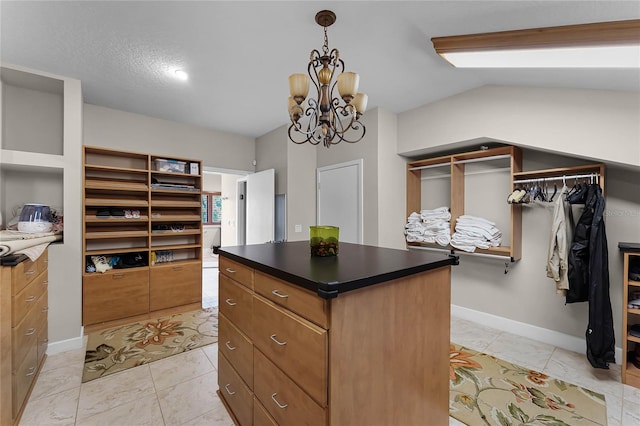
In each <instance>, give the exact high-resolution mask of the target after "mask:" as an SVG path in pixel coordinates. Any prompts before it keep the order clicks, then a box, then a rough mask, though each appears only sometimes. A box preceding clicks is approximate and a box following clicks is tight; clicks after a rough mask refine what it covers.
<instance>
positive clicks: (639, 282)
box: [629, 280, 640, 287]
mask: <svg viewBox="0 0 640 426" xmlns="http://www.w3.org/2000/svg"><path fill="white" fill-rule="evenodd" d="M629 285H632V286H635V287H640V281H631V280H629Z"/></svg>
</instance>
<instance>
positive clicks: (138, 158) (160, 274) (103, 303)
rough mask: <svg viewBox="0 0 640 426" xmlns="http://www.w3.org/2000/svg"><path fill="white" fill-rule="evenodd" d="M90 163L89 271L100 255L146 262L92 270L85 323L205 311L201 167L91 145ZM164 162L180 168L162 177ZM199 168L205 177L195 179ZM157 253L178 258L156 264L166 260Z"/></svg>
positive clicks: (86, 186) (86, 182) (86, 155)
mask: <svg viewBox="0 0 640 426" xmlns="http://www.w3.org/2000/svg"><path fill="white" fill-rule="evenodd" d="M83 163H84V173H83V191H84V196H83V210H84V214H83V219H84V220H83V256H84V261H85V262H84V265H89V264H91V263H92V257H93V256H104V257H105V258H110V257H113V256H118V257H120V258H121V260H122V258H123V257H127V256H130V255H133V254H135V255H139V258H140V259H141V261H140V264H138V265H137V266H135V267H131V265H126V264H123V263H122V262H121V263H120V264H119V267H115V268H114V269H110V270H108V271H107V272H105V273H99V272H88V271H87V270H86V268H85V270H84V271H83V315H82V316H83V324H84V325H85V326H87V325H94V324H98V323H105V322H111V321H117V320H121V319H123V318H127V317H132V316H137V315H143V314H148V313H150V312H153V311H155V310H158V309H170V308H172V307H177V306H181V307H183V306H187V305H194V308H197V307H199V306H200V304H201V301H202V272H201V269H202V220H201V217H202V216H201V199H200V198H201V188H202V175H201V174H199V171H200V170H202V167H201V162H200V161H198V160H192V159H182V158H180V159H177V158H166V157H162V156H155V155H152V154H146V153H136V152H127V151H118V150H112V149H107V148H100V147H91V146H86V147H84V152H83ZM158 164H170V165H172V166H173V165H178V166H179V167H175V168H172V170H170V171H162V170H156V168H157V165H158ZM191 165H197V166H195V167H194V168H193V170H195V171H196V172H197V173H194V174H191V173H189V171H191V170H192V169H191V167H189V166H191ZM181 166H184V168H182V169H180V167H181ZM187 167H189V168H188V169H187ZM158 185H161V186H163V187H162V188H161V189H158V188H157V186H158ZM114 210H119V211H118V212H114ZM127 210H129V211H131V212H133V211H135V213H136V217H124V216H122V213H123V211H124V212H126V211H127ZM105 212H108V214H106V215H105ZM158 228H162V231H160V230H159V229H158ZM154 231H155V232H154ZM156 251H163V252H164V253H166V252H167V251H171V254H172V256H171V257H170V258H169V259H172V260H171V261H166V262H159V263H154V261H153V259H158V260H159V259H162V260H166V258H165V257H163V256H155V252H156ZM127 266H129V267H127ZM176 289H178V290H176ZM178 296H179V297H178Z"/></svg>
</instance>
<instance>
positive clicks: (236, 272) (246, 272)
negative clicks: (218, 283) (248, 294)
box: [218, 256, 253, 290]
mask: <svg viewBox="0 0 640 426" xmlns="http://www.w3.org/2000/svg"><path fill="white" fill-rule="evenodd" d="M218 261H219V271H220V273H221V274H225V275H226V276H228V277H229V278H231V279H233V280H235V281H237V282H239V283H240V284H242V285H244V286H246V287H249V288H250V289H251V290H253V269H252V268H249V267H248V266H244V265H243V264H241V263H238V262H234V261H233V260H229V259H227V258H226V257H223V256H220V257H219V258H218Z"/></svg>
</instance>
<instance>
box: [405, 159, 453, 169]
mask: <svg viewBox="0 0 640 426" xmlns="http://www.w3.org/2000/svg"><path fill="white" fill-rule="evenodd" d="M444 166H447V167H450V166H451V163H450V162H448V161H447V162H446V163H438V164H430V165H428V166H420V167H411V168H410V169H409V170H424V169H433V168H434V167H444Z"/></svg>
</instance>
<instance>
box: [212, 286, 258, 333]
mask: <svg viewBox="0 0 640 426" xmlns="http://www.w3.org/2000/svg"><path fill="white" fill-rule="evenodd" d="M219 278H220V279H219V283H218V285H219V287H218V288H219V291H220V302H219V303H220V312H221V313H222V314H224V315H225V316H226V317H227V319H229V320H230V321H231V322H232V323H234V324H235V326H236V327H238V328H239V329H240V330H241V331H242V332H243V333H244V334H246V335H247V336H248V337H249V339H251V337H252V334H251V333H252V330H251V317H252V309H253V308H252V306H253V293H252V292H251V291H249V290H247V289H246V288H245V287H244V286H241V285H240V284H236V282H235V281H233V280H232V279H230V278H228V277H227V276H226V275H223V274H220V275H219Z"/></svg>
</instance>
